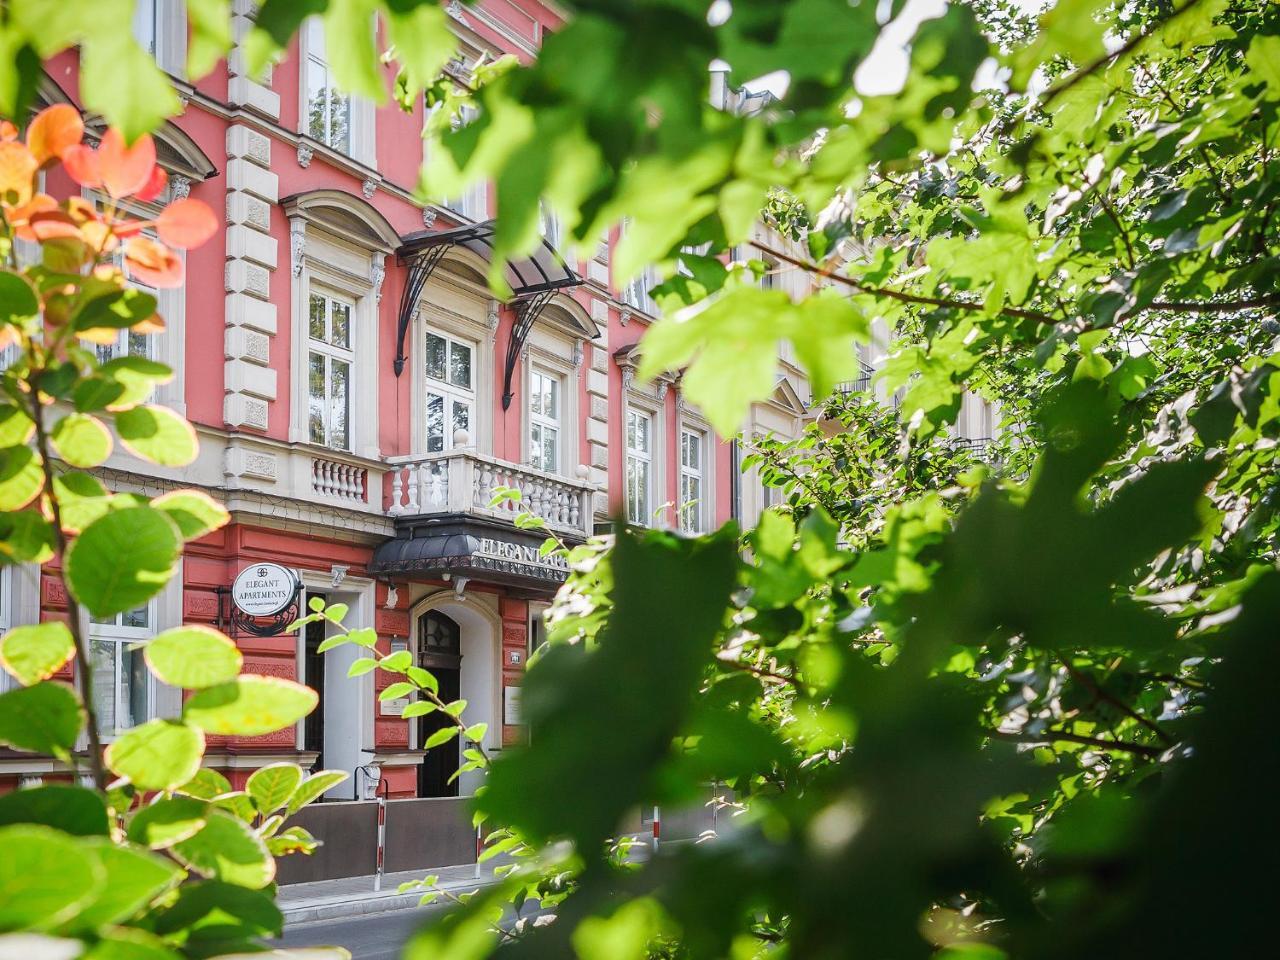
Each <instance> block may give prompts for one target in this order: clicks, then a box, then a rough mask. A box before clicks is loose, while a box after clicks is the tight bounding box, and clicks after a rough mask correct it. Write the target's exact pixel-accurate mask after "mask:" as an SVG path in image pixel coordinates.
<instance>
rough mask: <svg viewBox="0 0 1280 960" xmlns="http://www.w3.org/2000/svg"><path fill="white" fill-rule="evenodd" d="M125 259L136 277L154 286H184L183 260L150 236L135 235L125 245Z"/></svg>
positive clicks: (130, 271)
mask: <svg viewBox="0 0 1280 960" xmlns="http://www.w3.org/2000/svg"><path fill="white" fill-rule="evenodd" d="M124 259H125V263H126V264H127V265H128V267H129V273H130V275H131V276H133V277H134V278H135V279H137V280H140V281H142V282H143V283H145V284H147V285H148V286H152V287H161V288H167V287H180V286H182V278H183V271H182V260H181V258H179V257H178V255H177V254H176V253H174V252H173V251H172V250H170V249H169V248H168V247H166V246H165V245H164V244H162V243H157V242H156V241H154V240H152V239H151V238H150V237H133V238H132V239H130V240H129V241H128V242H127V243H126V244H125V245H124Z"/></svg>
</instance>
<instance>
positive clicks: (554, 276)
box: [393, 220, 582, 410]
mask: <svg viewBox="0 0 1280 960" xmlns="http://www.w3.org/2000/svg"><path fill="white" fill-rule="evenodd" d="M496 232H497V221H496V220H485V221H484V222H483V223H474V224H465V225H463V226H460V227H451V228H450V229H448V230H420V231H418V232H417V233H411V234H409V235H408V236H406V237H404V238H402V242H401V244H400V248H399V249H398V250H396V258H397V259H398V260H399V261H400V263H402V264H404V265H405V267H407V268H408V271H409V276H408V279H407V281H406V283H405V286H404V293H403V294H401V296H400V316H399V324H398V326H397V328H396V358H395V361H394V362H393V365H394V369H395V373H396V376H397V377H398V376H400V373H401V372H402V371H403V370H404V365H405V361H406V360H407V359H408V356H407V355H406V354H405V348H404V339H405V335H406V334H407V333H408V332H409V326H410V324H411V323H412V322H413V314H414V310H415V308H416V307H417V304H418V298H419V297H421V296H422V291H423V288H424V287H426V285H427V280H429V279H430V278H431V274H432V272H433V271H434V270H435V268H436V266H437V264H439V262H440V261H441V259H443V257H444V255H445V254H446V253H447V252H448V251H449V250H450V249H451V248H453V247H461V248H463V249H465V250H469V251H471V252H472V253H474V254H476V255H477V256H479V257H481V258H482V259H484V260H486V261H489V262H492V261H493V252H494V246H493V238H494V234H495V233H496ZM505 277H506V281H507V285H508V286H510V288H511V293H512V297H511V300H510V301H509V304H508V305H509V306H511V307H512V309H513V310H515V314H516V321H515V326H514V327H513V328H512V333H511V339H510V340H509V341H508V343H507V356H506V369H505V371H504V377H503V385H502V387H503V389H502V409H504V410H505V409H507V407H508V406H510V404H511V396H512V393H511V376H512V373H513V371H514V370H515V366H516V361H517V359H518V358H519V356H520V351H521V349H522V348H523V347H524V343H525V340H526V339H527V338H528V336H529V331H530V330H531V329H533V324H534V322H535V321H536V320H537V319H538V315H539V314H541V313H542V310H543V308H544V307H546V305H547V303H548V301H550V299H551V297H552V296H553V295H554V294H555V293H556V291H558V290H564V289H567V288H569V287H576V286H578V285H579V284H581V283H582V278H581V277H580V276H578V275H577V273H575V272H574V271H573V269H572V268H570V266H569V265H568V264H567V263H565V262H564V258H563V257H561V256H560V254H559V253H557V252H556V249H555V247H553V246H552V245H551V244H550V243H548V242H547V240H546V239H545V238H544V239H543V240H542V243H541V244H540V245H539V246H538V247H537V249H535V250H534V252H533V253H532V254H531V255H529V256H527V257H519V258H515V259H512V260H508V261H507V264H506V267H505Z"/></svg>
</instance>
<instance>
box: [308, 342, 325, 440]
mask: <svg viewBox="0 0 1280 960" xmlns="http://www.w3.org/2000/svg"><path fill="white" fill-rule="evenodd" d="M324 368H325V363H324V356H323V355H322V354H319V353H313V354H311V355H310V363H309V366H308V370H307V417H308V424H309V432H310V435H311V442H312V443H324V442H325V435H324V385H325V369H324Z"/></svg>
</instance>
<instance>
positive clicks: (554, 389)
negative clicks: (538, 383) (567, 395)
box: [542, 377, 560, 420]
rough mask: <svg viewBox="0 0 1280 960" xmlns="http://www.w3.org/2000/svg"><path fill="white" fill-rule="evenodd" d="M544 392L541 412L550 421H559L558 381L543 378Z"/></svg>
mask: <svg viewBox="0 0 1280 960" xmlns="http://www.w3.org/2000/svg"><path fill="white" fill-rule="evenodd" d="M542 382H543V385H544V392H543V395H542V410H543V412H544V413H545V414H546V415H547V416H548V417H550V418H551V419H552V420H559V419H560V413H559V410H560V381H558V380H556V379H555V377H543V378H542Z"/></svg>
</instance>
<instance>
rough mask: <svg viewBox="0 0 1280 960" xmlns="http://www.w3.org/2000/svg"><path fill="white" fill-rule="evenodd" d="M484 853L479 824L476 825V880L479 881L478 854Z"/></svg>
mask: <svg viewBox="0 0 1280 960" xmlns="http://www.w3.org/2000/svg"><path fill="white" fill-rule="evenodd" d="M483 852H484V835H483V834H482V833H481V832H480V824H478V823H477V824H476V879H477V880H479V879H480V854H481V853H483Z"/></svg>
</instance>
